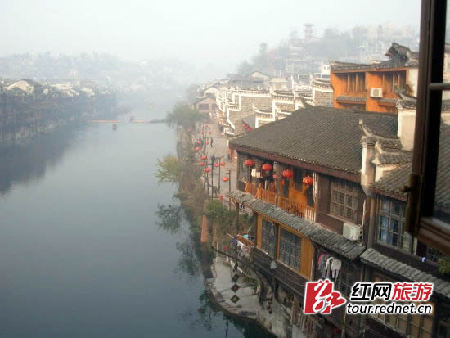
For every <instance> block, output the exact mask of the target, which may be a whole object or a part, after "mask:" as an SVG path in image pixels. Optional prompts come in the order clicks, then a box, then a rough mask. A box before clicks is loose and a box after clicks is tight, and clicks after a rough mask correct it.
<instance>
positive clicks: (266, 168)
mask: <svg viewBox="0 0 450 338" xmlns="http://www.w3.org/2000/svg"><path fill="white" fill-rule="evenodd" d="M262 170H264V171H270V170H272V165H271V164H270V163H264V164H263V165H262Z"/></svg>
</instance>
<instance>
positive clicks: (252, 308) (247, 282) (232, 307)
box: [177, 124, 286, 337]
mask: <svg viewBox="0 0 450 338" xmlns="http://www.w3.org/2000/svg"><path fill="white" fill-rule="evenodd" d="M213 126H214V125H213V124H211V127H210V128H208V129H207V130H206V131H205V129H204V128H198V129H197V133H195V130H192V131H185V130H183V129H182V128H179V129H178V133H177V135H178V146H177V149H178V160H179V161H180V163H179V167H180V171H181V172H180V179H179V188H178V190H179V193H178V196H179V198H180V201H181V204H182V206H183V208H184V209H185V211H186V213H187V215H188V218H189V219H190V222H191V230H192V235H193V237H194V240H195V242H196V247H197V249H196V251H197V255H198V257H199V260H200V262H201V269H202V272H203V276H204V278H205V281H204V283H205V289H206V290H207V294H208V296H209V298H210V300H211V301H212V302H213V303H214V304H215V305H216V306H217V307H219V308H220V309H221V311H223V312H224V313H226V314H227V315H229V316H231V317H233V318H236V319H238V320H241V321H244V322H248V323H254V324H255V325H257V326H259V327H261V329H262V330H263V331H264V332H265V335H266V336H267V337H273V336H274V335H275V336H279V337H283V336H286V333H285V330H284V325H283V324H282V323H281V321H284V317H283V318H278V317H277V315H276V313H278V312H273V309H274V307H277V306H278V304H272V305H271V306H268V307H267V306H266V307H264V305H263V304H262V303H261V301H260V291H261V286H260V285H259V282H258V280H259V279H258V276H257V275H256V274H255V273H254V272H252V269H251V266H250V265H251V264H248V262H247V264H246V266H243V265H242V266H240V267H238V268H237V269H238V271H239V272H240V274H239V275H240V277H239V278H238V279H237V281H236V283H235V282H233V274H234V273H233V266H234V264H235V262H234V261H233V259H231V258H230V257H229V256H227V255H226V254H224V255H222V254H220V253H219V252H218V251H217V250H214V249H212V247H217V248H220V251H222V250H223V248H227V247H231V246H232V241H231V239H232V238H231V237H230V233H238V232H242V231H248V230H249V229H250V228H249V225H250V227H251V224H252V223H253V222H252V221H251V218H249V217H244V216H242V215H241V216H240V219H241V221H240V222H237V219H236V217H235V214H236V211H235V210H234V209H233V210H228V208H227V207H226V205H227V204H228V203H226V202H220V199H219V197H220V196H221V195H219V194H221V192H220V191H223V193H224V194H225V193H226V192H227V190H229V187H230V185H229V184H228V182H226V181H225V182H223V180H221V177H217V176H216V179H214V181H213V177H211V176H210V175H204V173H203V172H204V167H203V166H201V164H200V165H199V162H197V161H199V160H198V159H196V157H198V156H197V155H196V153H197V152H198V151H195V146H196V142H197V141H198V139H200V138H201V137H203V139H204V140H206V139H207V140H208V144H204V149H203V151H202V153H203V154H204V155H203V156H207V157H208V158H210V157H211V156H213V155H214V156H215V157H216V158H221V159H225V158H226V138H225V137H224V136H221V135H220V134H219V133H218V132H216V131H215V130H213V129H212V127H213ZM205 135H208V136H206V137H205ZM211 137H212V138H213V142H214V145H213V146H211V145H210V142H211ZM205 154H207V155H205ZM225 165H226V167H229V169H226V171H225V170H224V171H225V172H227V171H228V170H232V167H233V166H232V163H231V161H227V162H226V164H225ZM222 172H223V171H222ZM216 175H218V172H217V174H216ZM216 180H217V182H218V183H217V184H215V181H216ZM221 182H223V183H226V184H223V185H222V184H221ZM213 184H214V185H215V187H217V186H219V189H217V188H215V189H214V191H216V192H217V193H216V195H215V199H214V200H211V199H210V196H209V192H210V191H212V190H213V189H212V188H211V186H213ZM228 223H229V224H228ZM201 225H203V227H202V226H201ZM205 225H206V227H205ZM202 230H203V231H202ZM205 231H206V232H207V234H204V233H202V232H205ZM200 237H202V239H203V241H202V243H200ZM205 239H206V240H205ZM235 284H236V285H237V286H238V290H236V291H233V290H232V288H233V286H234V285H235ZM233 296H237V297H238V299H239V300H238V301H237V302H235V303H234V302H233V301H232V297H233ZM266 304H267V302H266ZM278 323H279V324H280V325H278Z"/></svg>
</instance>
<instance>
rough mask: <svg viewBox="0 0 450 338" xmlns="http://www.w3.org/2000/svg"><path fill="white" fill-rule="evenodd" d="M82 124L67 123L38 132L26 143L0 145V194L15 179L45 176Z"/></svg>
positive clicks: (22, 180) (70, 143)
mask: <svg viewBox="0 0 450 338" xmlns="http://www.w3.org/2000/svg"><path fill="white" fill-rule="evenodd" d="M80 128H81V126H80V125H73V124H72V125H67V126H63V127H59V128H57V129H56V130H54V131H53V132H51V133H49V134H41V135H39V136H36V137H34V138H33V139H31V140H29V141H27V142H26V144H16V145H7V146H6V145H0V159H1V161H0V194H1V195H5V194H7V193H8V192H9V191H10V190H11V187H12V186H14V184H15V183H29V182H32V181H34V180H36V179H39V178H41V177H44V176H45V173H46V171H47V170H48V168H49V167H54V166H55V165H56V164H57V163H58V162H59V161H60V160H61V159H62V158H63V155H64V152H65V151H66V150H67V149H68V148H69V147H70V146H72V145H73V144H74V142H73V139H74V138H75V136H76V135H77V132H78V131H79V130H80Z"/></svg>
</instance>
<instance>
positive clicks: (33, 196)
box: [0, 116, 265, 338]
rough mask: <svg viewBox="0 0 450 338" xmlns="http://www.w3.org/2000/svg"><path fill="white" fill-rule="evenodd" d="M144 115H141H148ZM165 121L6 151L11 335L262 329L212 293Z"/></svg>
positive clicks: (0, 231) (3, 237) (1, 233)
mask: <svg viewBox="0 0 450 338" xmlns="http://www.w3.org/2000/svg"><path fill="white" fill-rule="evenodd" d="M140 117H142V116H137V118H140ZM175 145H176V140H175V134H174V131H173V130H171V129H169V128H168V127H166V126H165V125H161V124H158V125H139V124H129V123H121V124H120V125H119V126H118V128H117V130H115V131H114V130H112V128H111V125H108V124H105V125H102V124H97V125H94V124H89V125H82V126H71V127H61V128H59V129H58V130H55V131H54V132H52V133H51V134H50V135H41V136H39V137H37V138H35V139H34V140H33V142H32V143H31V144H29V145H26V146H20V147H17V148H14V149H12V150H11V149H9V150H4V149H3V150H2V151H1V152H0V155H1V158H0V163H1V164H0V271H1V277H0V337H8V338H10V337H226V336H228V337H244V336H245V337H263V336H265V335H264V332H263V331H262V330H261V329H260V328H259V327H257V326H255V325H253V324H248V323H243V322H241V321H236V320H234V319H231V318H228V317H227V316H225V315H224V314H223V313H222V312H220V311H219V310H218V309H216V308H215V307H214V306H213V305H212V304H211V303H210V301H209V299H208V298H207V297H206V295H205V290H204V286H203V276H202V275H201V272H200V269H199V268H198V260H197V258H196V257H195V254H194V253H193V249H192V247H193V244H192V241H191V236H190V232H189V224H188V222H187V221H186V219H185V218H184V217H183V215H182V213H181V219H180V222H181V223H180V224H181V228H179V229H175V230H177V231H175V230H173V231H167V230H166V229H164V228H162V227H161V226H160V225H159V223H161V220H160V219H159V218H158V215H157V214H156V212H157V211H158V210H159V206H161V205H163V206H164V205H166V206H167V205H173V206H177V205H178V203H179V202H178V201H177V200H176V199H174V198H173V194H174V193H175V192H176V187H175V186H174V185H171V184H159V183H158V182H157V180H156V179H155V177H154V174H155V170H156V163H157V160H158V158H161V157H162V156H163V155H166V154H169V153H175Z"/></svg>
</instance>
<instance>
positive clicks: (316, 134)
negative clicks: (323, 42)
mask: <svg viewBox="0 0 450 338" xmlns="http://www.w3.org/2000/svg"><path fill="white" fill-rule="evenodd" d="M360 120H361V121H362V123H363V124H364V126H365V127H367V129H369V130H370V131H371V132H372V133H374V134H375V135H377V136H382V137H392V138H396V137H397V134H396V133H397V117H396V116H395V115H391V114H379V113H373V112H362V111H355V110H350V109H336V108H332V107H311V106H308V107H306V108H304V109H301V110H299V111H296V112H294V113H292V115H290V116H289V117H287V118H285V119H283V120H279V121H275V122H273V123H270V124H267V125H264V126H262V127H260V128H258V129H256V130H253V131H252V132H250V133H248V134H247V135H245V136H243V137H239V138H236V139H234V140H231V141H230V145H231V146H232V147H233V146H239V147H242V148H247V149H249V150H256V151H261V152H264V153H268V154H274V155H278V156H282V157H285V158H288V159H292V160H299V161H303V162H306V163H309V164H314V165H320V166H324V167H327V168H332V169H338V170H344V171H346V172H350V173H359V172H360V169H361V143H360V142H361V136H362V130H361V128H360V125H359V122H360Z"/></svg>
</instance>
